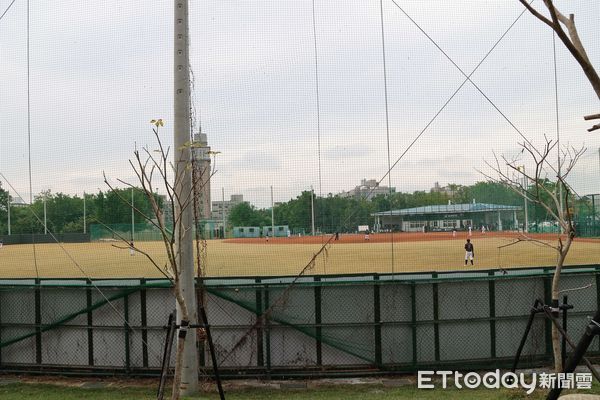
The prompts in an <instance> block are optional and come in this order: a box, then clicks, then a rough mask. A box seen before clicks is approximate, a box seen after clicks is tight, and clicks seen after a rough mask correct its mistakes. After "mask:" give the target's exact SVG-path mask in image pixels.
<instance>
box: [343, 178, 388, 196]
mask: <svg viewBox="0 0 600 400" xmlns="http://www.w3.org/2000/svg"><path fill="white" fill-rule="evenodd" d="M395 192H396V188H394V187H393V188H391V193H395ZM388 194H390V187H389V186H380V185H379V183H378V182H377V180H375V179H368V180H367V179H362V180H361V181H360V185H359V186H356V187H355V188H354V189H352V190H349V191H347V192H342V193H339V194H338V196H339V197H353V198H355V199H365V200H371V199H372V198H373V197H375V196H378V195H388Z"/></svg>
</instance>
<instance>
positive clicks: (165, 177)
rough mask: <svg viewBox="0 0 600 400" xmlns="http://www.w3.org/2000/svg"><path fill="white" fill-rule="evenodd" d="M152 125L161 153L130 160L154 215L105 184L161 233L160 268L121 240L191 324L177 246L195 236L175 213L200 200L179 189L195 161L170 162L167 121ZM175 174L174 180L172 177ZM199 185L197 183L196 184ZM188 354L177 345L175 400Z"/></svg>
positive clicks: (140, 154) (144, 153) (193, 193)
mask: <svg viewBox="0 0 600 400" xmlns="http://www.w3.org/2000/svg"><path fill="white" fill-rule="evenodd" d="M151 123H152V124H153V125H154V126H153V128H152V131H153V132H154V136H155V139H156V142H157V144H158V149H157V150H154V151H149V150H148V149H146V148H144V149H143V150H142V152H140V151H139V150H137V149H136V150H135V151H134V159H133V160H129V164H130V165H131V168H132V169H133V171H134V173H135V175H136V177H137V184H138V185H140V186H141V189H140V188H139V187H138V189H140V190H141V191H142V192H143V193H144V195H145V196H146V198H147V199H148V201H149V203H150V206H151V208H152V215H146V214H144V213H143V212H141V211H140V210H139V209H137V208H136V207H135V206H134V205H133V204H131V203H130V202H129V201H128V199H125V198H123V197H122V196H120V193H119V192H118V191H115V190H114V189H115V188H114V186H113V185H112V184H111V183H110V182H109V181H108V179H107V178H106V176H105V177H104V182H105V183H106V184H107V185H108V187H109V188H110V189H111V190H113V191H114V192H115V193H117V195H119V196H120V197H121V200H122V201H123V202H125V203H127V204H129V205H130V206H131V207H133V208H134V210H135V211H136V212H138V213H140V214H141V215H142V217H143V218H144V219H145V220H146V221H147V222H148V223H150V224H151V225H153V226H154V227H155V228H156V229H157V230H158V231H159V233H160V235H161V238H162V241H163V244H164V248H165V252H166V255H167V262H166V263H165V265H159V264H158V263H157V262H156V261H155V260H154V259H153V258H152V257H151V256H150V255H149V254H148V253H146V252H144V251H143V250H141V249H140V248H138V247H136V246H135V245H134V244H133V242H131V243H129V241H128V239H127V238H123V237H121V238H120V239H121V240H122V241H124V242H125V244H126V247H123V248H129V247H132V248H133V249H134V250H135V251H136V252H138V253H141V254H143V255H144V256H145V257H146V258H148V260H149V261H150V262H151V264H152V265H153V266H154V267H155V268H156V269H158V270H159V271H160V273H161V274H162V275H163V276H165V277H167V278H168V279H169V280H170V281H171V282H172V284H173V293H174V295H175V298H176V301H177V303H178V305H179V307H180V310H181V320H182V321H190V318H191V317H192V316H191V315H190V313H189V311H188V310H189V307H188V304H187V303H186V301H185V298H184V296H183V292H182V287H181V281H180V268H181V266H180V265H179V263H178V260H179V257H178V254H179V249H178V248H177V246H176V243H181V241H182V239H183V237H184V236H186V235H191V234H193V232H190V229H191V227H185V226H184V225H183V223H182V220H181V214H182V213H176V212H175V210H177V209H179V210H185V209H186V208H188V207H195V206H196V204H197V199H196V198H195V197H196V195H197V193H198V188H197V185H193V187H194V188H195V190H193V191H191V192H190V193H187V194H184V195H183V196H180V195H179V194H178V192H177V191H176V190H175V188H176V187H177V186H178V185H179V184H180V182H181V179H182V178H183V174H184V172H185V171H183V169H184V168H185V169H190V168H192V165H191V160H190V163H172V162H170V161H169V148H168V147H167V148H165V147H164V146H163V143H162V141H161V139H160V135H159V128H160V127H162V126H163V121H162V120H161V119H158V120H152V121H151ZM186 146H189V147H190V148H191V147H194V144H193V143H192V142H189V143H186ZM171 172H172V178H171V176H170V173H171ZM117 180H118V181H119V182H121V183H122V184H124V185H126V186H129V187H134V185H133V184H132V183H130V182H125V181H123V180H121V179H117ZM155 180H157V181H159V182H160V185H161V187H162V189H163V190H164V191H165V193H166V201H165V204H164V206H161V204H160V201H159V198H158V195H157V189H158V188H157V187H155V185H154V181H155ZM193 183H195V182H193ZM163 207H169V208H170V214H171V215H172V216H173V221H172V222H171V223H168V222H167V221H165V218H164V212H163ZM197 263H198V265H197V268H198V271H199V276H200V275H201V273H200V270H201V265H200V259H197ZM198 335H199V336H200V337H203V336H204V335H203V331H202V330H199V331H198ZM185 351H196V349H187V350H186V349H185V340H178V341H177V351H176V357H175V360H176V361H175V374H174V377H173V391H172V396H171V399H172V400H176V399H179V397H180V392H181V390H180V386H181V372H182V366H183V355H184V353H185Z"/></svg>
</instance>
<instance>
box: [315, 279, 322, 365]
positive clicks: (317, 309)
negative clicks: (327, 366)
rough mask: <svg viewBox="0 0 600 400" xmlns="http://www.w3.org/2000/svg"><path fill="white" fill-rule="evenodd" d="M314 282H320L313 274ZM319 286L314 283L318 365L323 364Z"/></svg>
mask: <svg viewBox="0 0 600 400" xmlns="http://www.w3.org/2000/svg"><path fill="white" fill-rule="evenodd" d="M314 281H315V282H321V278H320V277H318V276H315V278H314ZM321 300H322V299H321V286H320V284H319V283H317V284H316V285H315V336H316V339H317V342H316V343H315V345H316V352H317V365H318V366H319V367H321V366H323V343H322V340H323V337H322V335H323V330H322V327H321V323H322V320H321Z"/></svg>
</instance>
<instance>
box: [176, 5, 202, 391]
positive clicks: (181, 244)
mask: <svg viewBox="0 0 600 400" xmlns="http://www.w3.org/2000/svg"><path fill="white" fill-rule="evenodd" d="M174 17H175V21H174V38H173V39H174V48H173V50H174V55H173V57H174V58H173V61H174V63H173V67H174V78H175V79H174V91H175V93H174V105H173V107H174V132H173V135H174V141H173V144H174V147H175V153H174V157H175V165H176V174H177V177H176V186H175V193H176V198H178V199H179V201H178V202H176V204H175V213H176V215H177V216H178V218H179V221H180V223H181V226H180V228H181V230H180V231H179V232H183V234H182V235H180V234H179V233H178V232H175V236H176V248H177V258H178V260H177V261H178V265H179V279H180V285H181V290H182V294H183V299H184V301H185V304H186V306H187V309H188V313H189V318H190V322H191V323H195V322H196V321H198V316H197V312H196V293H195V290H194V287H195V285H194V283H195V282H194V246H193V233H192V229H193V222H194V219H193V213H192V203H191V201H190V200H191V193H192V177H191V171H190V169H189V168H188V166H189V164H190V162H191V152H190V148H189V146H188V145H186V144H187V143H189V142H190V140H191V125H190V104H191V101H190V68H189V67H190V65H189V29H188V0H175V13H174ZM181 317H182V313H181V310H180V307H179V304H177V321H178V323H180V322H181ZM178 340H185V354H184V356H183V365H182V371H181V390H180V393H181V395H183V396H186V395H190V394H192V393H195V392H197V391H198V357H197V353H196V335H195V334H188V335H186V336H185V338H184V339H178Z"/></svg>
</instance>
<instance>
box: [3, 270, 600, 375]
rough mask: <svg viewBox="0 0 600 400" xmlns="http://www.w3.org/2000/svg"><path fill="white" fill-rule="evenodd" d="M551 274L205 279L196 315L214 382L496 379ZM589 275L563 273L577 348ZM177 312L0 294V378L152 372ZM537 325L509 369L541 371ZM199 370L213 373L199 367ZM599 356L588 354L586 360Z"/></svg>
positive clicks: (39, 288)
mask: <svg viewBox="0 0 600 400" xmlns="http://www.w3.org/2000/svg"><path fill="white" fill-rule="evenodd" d="M551 279H552V270H551V269H549V268H533V269H514V270H510V271H508V272H507V274H504V273H503V272H502V271H497V270H489V271H477V272H466V273H465V272H447V273H422V274H394V275H391V274H382V275H377V274H375V275H352V276H349V275H344V276H306V277H300V278H295V277H269V278H239V279H238V278H220V279H217V278H210V279H205V280H204V281H203V285H202V287H203V288H204V289H205V295H204V299H205V304H206V309H207V313H208V318H209V323H210V324H211V329H212V332H213V339H214V342H215V348H216V352H217V360H218V361H219V366H220V367H221V368H222V369H223V372H224V375H225V376H240V374H242V375H245V376H261V377H271V376H295V375H298V376H300V375H304V376H306V375H311V374H317V373H318V374H319V375H327V374H330V375H336V374H341V373H344V374H347V373H349V372H350V373H356V374H359V373H362V374H364V373H366V372H367V371H368V372H384V371H385V372H390V371H399V372H410V371H415V370H417V369H422V368H424V367H433V368H436V367H437V368H440V367H449V366H455V367H456V368H460V369H473V368H490V367H494V368H495V367H507V366H510V365H511V364H512V359H513V357H514V355H515V353H516V351H517V348H518V346H519V342H520V340H521V336H522V334H523V332H524V330H525V326H526V323H527V319H528V317H529V312H530V310H531V308H532V306H533V304H534V302H535V300H536V299H541V300H542V301H544V302H546V303H548V302H549V300H550V297H549V296H550V282H551ZM599 281H600V265H591V266H578V267H569V268H566V269H565V271H564V273H563V277H562V287H563V288H564V289H571V288H583V289H580V290H576V291H571V292H569V304H572V305H573V306H574V308H573V310H571V311H569V314H568V315H569V317H568V321H569V324H568V328H569V332H570V334H571V335H572V336H573V337H574V338H575V340H576V339H577V338H578V337H579V336H580V334H581V333H582V329H583V328H584V326H585V325H586V317H587V316H588V315H591V314H593V312H594V311H595V310H596V309H597V308H598V306H599V304H598V303H599V301H600V296H598V283H600V282H599ZM174 305H175V301H174V299H173V296H172V292H171V289H170V283H169V282H168V281H165V280H143V279H141V280H138V279H129V280H97V281H90V280H34V279H29V280H26V279H18V280H4V281H2V282H0V370H3V371H39V370H44V371H50V370H52V369H53V368H59V369H60V370H61V371H62V372H72V373H77V372H81V371H82V370H93V371H95V373H101V372H103V371H104V372H108V373H111V374H114V373H122V374H157V373H158V372H159V368H160V364H161V357H162V351H163V346H164V340H165V335H166V330H165V325H166V323H167V319H168V315H169V313H170V312H172V310H173V309H174ZM550 340H551V338H550V321H548V320H544V318H543V316H542V315H541V314H538V315H537V316H536V317H535V319H534V323H533V326H532V330H531V333H530V335H529V337H528V339H527V341H526V343H525V348H524V351H523V356H522V358H521V364H520V365H534V364H540V363H544V362H548V361H549V360H551V352H552V350H551V343H550ZM207 348H208V346H203V350H201V352H200V353H201V357H200V362H201V364H202V365H203V366H205V367H207V368H206V371H207V373H209V374H210V373H211V369H210V368H208V367H209V366H210V363H209V360H210V357H209V356H208V353H207ZM591 349H592V351H593V352H594V353H598V352H599V351H600V348H599V347H598V344H595V345H593V347H592V348H591Z"/></svg>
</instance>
